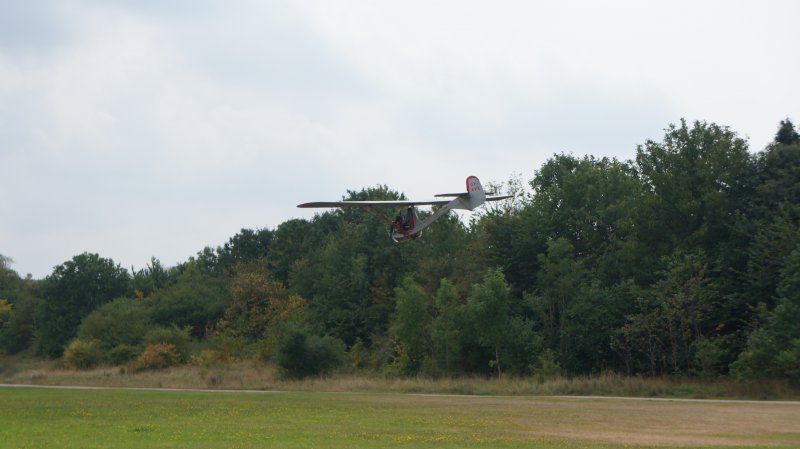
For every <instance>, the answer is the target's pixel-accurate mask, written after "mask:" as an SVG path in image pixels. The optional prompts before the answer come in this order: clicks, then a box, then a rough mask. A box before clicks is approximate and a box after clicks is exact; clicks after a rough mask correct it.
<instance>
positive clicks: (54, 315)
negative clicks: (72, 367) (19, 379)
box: [36, 253, 130, 357]
mask: <svg viewBox="0 0 800 449" xmlns="http://www.w3.org/2000/svg"><path fill="white" fill-rule="evenodd" d="M129 280H130V276H129V275H128V272H127V270H125V269H123V268H122V267H120V266H119V265H116V264H114V261H112V260H111V259H105V258H102V257H100V256H99V255H97V254H90V253H83V254H80V255H78V256H75V257H73V258H72V260H69V261H67V262H64V263H63V264H61V265H58V266H56V267H55V269H54V270H53V273H52V274H51V275H49V276H47V278H45V280H44V284H43V288H42V293H43V298H42V302H41V303H40V304H39V308H38V310H37V314H36V315H37V322H38V323H39V328H38V331H39V341H38V352H39V353H40V354H41V355H45V356H49V357H58V356H60V355H61V353H62V351H63V350H64V347H65V346H66V344H67V343H68V342H69V341H70V340H71V339H72V338H73V337H75V334H76V332H77V330H78V325H80V323H81V320H82V319H83V318H84V317H85V316H86V315H88V314H89V313H90V312H91V311H92V310H94V309H95V308H97V307H98V306H100V305H101V304H104V303H106V302H108V301H110V300H112V299H113V298H116V297H119V296H122V295H123V294H124V293H125V292H126V290H127V289H128V282H129Z"/></svg>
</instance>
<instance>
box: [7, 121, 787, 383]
mask: <svg viewBox="0 0 800 449" xmlns="http://www.w3.org/2000/svg"><path fill="white" fill-rule="evenodd" d="M532 175H533V177H532V180H530V182H529V183H528V185H527V186H526V185H525V183H524V182H523V181H521V180H520V179H516V178H512V179H510V180H509V181H507V182H506V183H504V184H502V185H498V186H494V187H495V188H499V189H501V190H504V191H506V192H508V193H512V194H514V195H515V196H514V198H513V199H512V200H508V201H506V202H505V203H502V204H496V203H495V204H492V205H488V206H487V209H485V210H484V211H483V212H481V213H478V214H473V218H472V219H471V221H470V223H469V224H468V225H465V224H464V223H462V222H461V221H459V220H458V219H457V218H456V217H453V216H447V217H445V218H443V219H441V220H440V221H439V222H437V224H436V225H434V226H433V227H432V228H431V229H430V230H429V231H426V233H425V235H423V236H422V237H420V238H419V239H417V240H416V241H414V242H410V243H405V244H395V243H393V242H391V241H390V240H389V239H388V238H387V236H386V226H385V225H384V224H382V223H380V222H379V221H378V220H376V219H374V218H373V217H372V216H371V215H369V214H363V213H362V212H358V211H353V210H340V211H329V212H324V213H321V214H318V215H316V216H315V217H314V218H313V219H311V220H301V219H295V220H289V221H286V222H284V223H282V224H280V225H279V226H278V227H276V228H275V229H259V230H248V229H243V230H242V231H241V232H240V233H238V234H236V235H235V236H233V237H231V238H230V240H229V241H228V242H227V243H225V244H224V245H222V246H220V247H217V248H205V249H204V250H203V251H201V252H199V253H198V254H197V255H196V256H195V257H193V258H190V259H189V260H188V261H186V262H184V263H182V264H179V265H178V266H175V267H169V268H167V267H164V266H163V265H162V264H161V263H160V262H159V261H158V260H157V259H153V260H152V261H151V263H150V264H148V266H146V267H145V268H142V269H138V270H131V271H129V270H126V269H124V268H122V267H120V266H119V265H117V264H115V263H114V262H113V261H111V260H109V259H105V258H102V257H100V256H98V255H96V254H86V253H85V254H81V255H78V256H75V257H74V258H73V259H72V260H69V261H67V262H64V263H63V264H61V265H59V266H57V267H55V269H54V270H53V272H52V274H50V275H49V276H47V277H46V278H45V279H43V280H33V279H30V278H28V279H23V278H20V277H19V276H18V275H17V273H15V272H14V271H13V270H11V269H10V259H7V258H2V259H0V298H2V299H0V348H2V350H3V351H5V352H7V353H17V352H22V351H28V352H30V353H35V354H38V355H40V356H45V357H63V359H64V360H65V362H66V363H69V364H71V365H73V366H76V367H88V366H93V365H95V364H103V363H107V364H123V363H128V364H130V366H131V367H133V368H137V367H138V368H142V369H145V368H152V367H159V366H167V365H169V364H174V363H185V362H188V361H190V360H193V361H195V362H196V363H209V362H213V361H216V362H224V361H226V360H230V359H234V358H254V359H258V360H275V361H276V362H277V363H278V365H279V366H281V367H282V368H283V369H284V371H285V372H286V373H287V374H288V375H297V376H303V375H307V374H316V373H324V372H327V371H330V370H332V369H337V368H341V369H352V370H371V371H377V372H383V373H387V374H392V375H417V374H423V375H432V376H438V375H458V374H467V373H470V374H486V375H501V374H505V373H508V374H518V375H530V374H533V375H538V376H550V375H555V374H563V375H575V374H592V373H600V372H604V371H613V372H619V373H624V374H628V375H665V374H666V375H689V376H702V377H716V376H726V375H731V376H735V377H737V378H741V379H756V378H777V379H789V380H791V381H800V136H799V135H798V133H797V130H796V129H795V127H794V125H793V124H792V123H791V122H790V121H789V120H788V119H786V120H784V121H781V122H780V125H779V129H778V132H777V134H776V136H775V140H774V142H773V143H772V144H770V145H769V146H768V147H767V148H765V149H764V150H763V151H760V152H757V153H751V152H749V150H748V145H747V142H746V141H745V140H744V139H742V138H740V137H738V136H737V134H736V133H735V132H734V131H732V130H730V129H728V128H726V127H722V126H718V125H715V124H709V123H705V122H695V123H693V124H687V123H686V122H684V121H682V122H681V123H680V125H679V126H677V125H671V126H670V127H669V128H667V129H666V132H665V135H664V137H663V139H662V140H660V141H650V140H648V141H646V142H645V143H644V144H643V145H641V146H639V147H638V148H637V151H636V159H635V161H619V160H616V159H608V158H601V159H598V158H595V157H591V156H586V157H582V158H579V157H575V156H572V155H568V154H556V155H554V156H553V157H552V158H551V159H550V160H548V161H547V162H546V163H545V164H544V165H543V166H542V167H541V168H539V169H538V170H535V171H533V173H532ZM344 198H345V199H399V198H402V195H401V194H400V193H399V192H396V191H393V190H391V189H389V188H388V187H386V186H377V187H371V188H365V189H362V190H360V191H348V192H347V194H346V195H345V197H344ZM391 212H394V211H389V213H391Z"/></svg>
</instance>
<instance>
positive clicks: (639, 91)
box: [0, 0, 800, 278]
mask: <svg viewBox="0 0 800 449" xmlns="http://www.w3.org/2000/svg"><path fill="white" fill-rule="evenodd" d="M798 20H800V2H795V1H771V2H770V1H677V0H670V1H663V2H651V1H648V2H642V1H614V2H600V1H551V2H532V1H493V2H485V1H484V2H469V1H463V0H458V1H403V2H388V1H387V2H379V1H372V0H365V1H335V2H333V1H327V0H320V1H302V2H299V1H298V2H275V1H263V0H254V1H225V2H219V1H198V0H192V1H189V0H186V1H171V2H161V1H156V0H150V1H142V0H119V1H99V0H97V1H91V0H73V1H56V0H53V1H46V0H42V1H15V0H0V181H1V184H0V254H2V255H4V256H7V257H10V258H12V259H13V260H14V263H13V264H12V265H11V268H12V269H14V270H16V271H17V272H18V273H20V274H21V275H23V276H24V275H25V274H27V273H30V274H32V275H33V277H35V278H43V277H45V276H47V275H48V274H50V273H51V272H52V269H53V267H54V266H56V265H58V264H61V263H63V262H65V261H67V260H70V259H71V258H72V257H73V256H75V255H77V254H80V253H82V252H85V251H88V252H93V253H98V254H100V255H101V256H103V257H108V258H111V259H113V260H114V261H115V262H117V263H120V264H122V266H124V267H128V268H129V267H131V266H134V267H136V268H137V269H138V268H142V267H144V266H145V264H146V263H147V262H148V261H149V260H150V257H153V256H154V257H157V258H159V259H160V260H161V261H162V262H163V263H164V264H166V265H174V264H176V263H179V262H182V261H185V260H187V259H188V258H189V257H190V256H192V255H194V254H196V252H197V251H199V250H201V249H202V248H203V247H205V246H218V245H221V244H223V243H225V242H226V241H227V239H228V238H229V237H231V236H232V235H234V234H235V233H237V232H238V231H239V230H240V229H241V228H264V227H267V228H275V227H276V226H278V225H279V224H280V223H282V222H284V221H286V220H288V219H291V218H298V217H301V218H303V217H304V218H308V217H311V216H312V215H313V213H314V212H313V211H308V210H300V209H297V208H296V207H295V206H296V205H297V204H298V203H301V202H306V201H323V200H336V199H339V198H341V196H342V195H344V194H345V193H346V190H347V189H360V188H362V187H368V186H373V185H376V184H387V185H389V186H390V187H391V188H393V189H396V190H399V191H402V192H405V193H406V194H407V195H408V196H409V197H411V198H412V199H427V198H429V197H430V196H431V195H432V194H435V193H440V192H451V191H454V190H459V189H461V188H463V185H464V179H465V178H466V177H467V175H473V174H474V175H477V176H479V177H480V178H481V179H482V180H483V181H484V183H486V182H488V181H504V180H507V179H508V178H509V177H511V176H512V175H514V174H520V175H521V176H522V177H523V179H525V180H529V179H531V178H532V176H533V173H534V171H535V170H536V169H538V168H539V167H540V166H541V164H542V163H543V162H544V161H546V160H547V158H549V157H550V156H552V155H553V153H555V152H562V151H564V152H568V153H572V154H575V155H577V156H583V155H585V154H592V155H595V156H613V157H617V158H619V159H629V158H632V157H633V155H634V154H635V149H636V145H638V144H642V143H643V142H644V141H645V140H646V139H654V140H660V139H661V138H662V136H663V134H664V131H663V130H664V128H665V127H667V125H669V124H670V123H677V122H678V121H679V120H680V119H681V118H682V117H683V118H686V119H687V120H690V121H691V120H698V119H699V120H707V121H709V122H715V123H717V124H720V125H725V126H729V127H730V128H731V129H733V130H734V131H736V132H738V133H739V134H740V136H742V137H747V138H748V139H749V141H750V148H751V151H753V152H755V151H759V150H761V149H763V148H764V146H765V145H766V144H767V143H768V142H769V141H770V140H771V139H772V137H773V136H774V134H775V131H776V130H777V126H778V122H779V121H780V120H782V119H784V118H786V117H790V118H792V119H793V120H794V121H795V123H797V122H798V121H800V82H799V81H798V80H800V75H798V74H800V58H798V55H800V36H798V32H797V23H798Z"/></svg>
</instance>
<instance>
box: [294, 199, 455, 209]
mask: <svg viewBox="0 0 800 449" xmlns="http://www.w3.org/2000/svg"><path fill="white" fill-rule="evenodd" d="M450 201H452V200H433V201H317V202H313V203H303V204H298V205H297V207H303V208H311V207H328V208H331V207H404V206H431V205H437V204H447V203H449V202H450Z"/></svg>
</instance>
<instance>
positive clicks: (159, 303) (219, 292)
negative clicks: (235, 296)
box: [143, 264, 228, 338]
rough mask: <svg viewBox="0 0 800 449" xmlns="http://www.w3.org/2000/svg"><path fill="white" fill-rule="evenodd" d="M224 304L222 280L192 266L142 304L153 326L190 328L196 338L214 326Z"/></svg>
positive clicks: (226, 296) (224, 291) (224, 290)
mask: <svg viewBox="0 0 800 449" xmlns="http://www.w3.org/2000/svg"><path fill="white" fill-rule="evenodd" d="M227 303H228V292H227V289H226V280H225V278H223V277H220V276H218V275H215V274H211V273H209V272H208V271H206V270H204V269H202V268H201V267H199V266H197V265H194V264H189V265H187V266H186V267H184V271H183V272H182V273H180V274H179V275H178V276H177V278H176V280H175V283H174V284H173V285H171V286H169V287H168V288H165V289H163V290H160V291H158V292H156V293H155V294H153V295H151V296H149V297H147V298H145V299H144V300H143V304H144V306H145V308H146V309H147V311H148V313H149V314H150V319H151V320H152V321H153V323H154V324H156V325H158V326H162V327H168V326H172V325H176V326H178V327H181V328H183V327H185V326H190V327H191V329H192V335H193V336H194V337H197V338H200V337H202V336H204V335H205V334H206V332H207V331H208V330H210V329H212V328H213V327H214V326H215V325H216V323H217V322H218V321H219V319H220V318H222V315H223V312H224V310H225V306H226V305H227Z"/></svg>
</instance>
